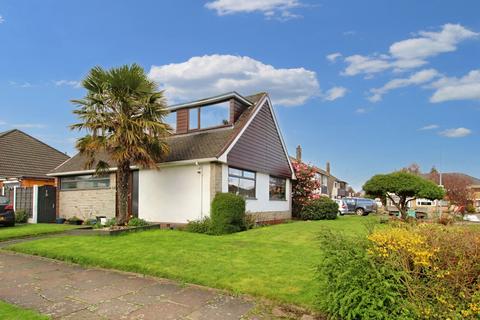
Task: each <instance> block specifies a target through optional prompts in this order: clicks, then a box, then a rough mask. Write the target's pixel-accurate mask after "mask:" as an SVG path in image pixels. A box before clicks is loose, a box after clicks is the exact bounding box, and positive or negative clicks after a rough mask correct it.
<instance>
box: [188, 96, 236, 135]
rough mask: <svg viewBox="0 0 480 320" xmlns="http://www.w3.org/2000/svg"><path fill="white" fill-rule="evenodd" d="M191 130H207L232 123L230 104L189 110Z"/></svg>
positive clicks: (226, 102)
mask: <svg viewBox="0 0 480 320" xmlns="http://www.w3.org/2000/svg"><path fill="white" fill-rule="evenodd" d="M188 113H189V121H188V129H189V130H198V129H207V128H213V127H218V126H224V125H227V124H229V123H230V102H229V101H225V102H221V103H216V104H212V105H208V106H204V107H200V108H192V109H189V111H188Z"/></svg>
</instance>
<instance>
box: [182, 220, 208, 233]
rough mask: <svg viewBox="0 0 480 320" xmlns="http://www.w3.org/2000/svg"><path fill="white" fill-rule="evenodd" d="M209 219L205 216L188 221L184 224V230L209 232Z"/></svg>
mask: <svg viewBox="0 0 480 320" xmlns="http://www.w3.org/2000/svg"><path fill="white" fill-rule="evenodd" d="M210 225H211V220H210V218H209V217H205V218H203V219H200V220H193V221H188V224H187V225H186V226H185V231H188V232H195V233H210Z"/></svg>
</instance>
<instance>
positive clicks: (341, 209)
mask: <svg viewBox="0 0 480 320" xmlns="http://www.w3.org/2000/svg"><path fill="white" fill-rule="evenodd" d="M335 202H336V203H337V204H338V213H339V214H340V215H341V216H343V215H344V214H347V213H348V205H347V202H346V201H345V200H343V199H335Z"/></svg>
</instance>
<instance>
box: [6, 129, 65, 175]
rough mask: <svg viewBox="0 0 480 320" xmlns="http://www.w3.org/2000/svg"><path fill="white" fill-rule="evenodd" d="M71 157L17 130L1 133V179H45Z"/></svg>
mask: <svg viewBox="0 0 480 320" xmlns="http://www.w3.org/2000/svg"><path fill="white" fill-rule="evenodd" d="M68 158H69V157H68V156H67V155H66V154H64V153H62V152H60V151H58V150H56V149H54V148H52V147H50V146H49V145H47V144H45V143H43V142H41V141H39V140H37V139H35V138H34V137H32V136H30V135H28V134H26V133H24V132H22V131H20V130H17V129H13V130H9V131H5V132H2V133H0V177H2V178H21V177H32V178H33V177H35V178H45V177H47V173H48V172H50V171H51V170H52V169H54V168H55V167H57V166H58V165H60V164H62V163H63V162H65V161H66V160H67V159H68Z"/></svg>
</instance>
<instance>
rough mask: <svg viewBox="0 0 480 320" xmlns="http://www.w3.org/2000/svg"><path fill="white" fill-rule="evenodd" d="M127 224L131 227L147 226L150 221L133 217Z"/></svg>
mask: <svg viewBox="0 0 480 320" xmlns="http://www.w3.org/2000/svg"><path fill="white" fill-rule="evenodd" d="M127 225H128V226H129V227H145V226H148V225H149V223H148V222H147V221H145V220H143V219H140V218H132V219H130V220H129V221H128V224H127Z"/></svg>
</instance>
